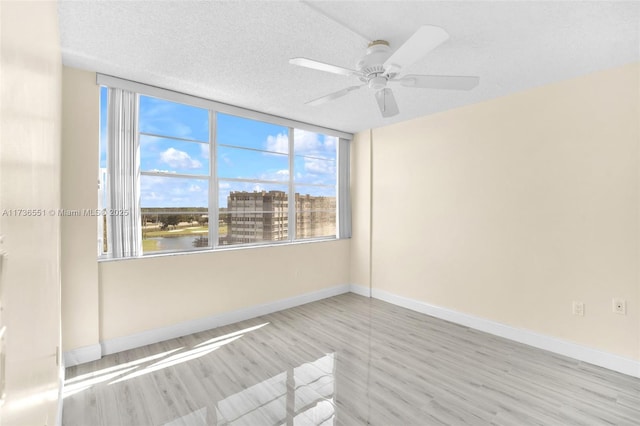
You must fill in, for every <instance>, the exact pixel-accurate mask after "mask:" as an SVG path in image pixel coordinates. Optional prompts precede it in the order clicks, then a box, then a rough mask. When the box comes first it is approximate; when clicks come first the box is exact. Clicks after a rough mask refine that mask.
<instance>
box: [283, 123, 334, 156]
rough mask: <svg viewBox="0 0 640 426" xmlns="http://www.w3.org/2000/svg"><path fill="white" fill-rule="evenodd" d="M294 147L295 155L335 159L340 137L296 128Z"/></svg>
mask: <svg viewBox="0 0 640 426" xmlns="http://www.w3.org/2000/svg"><path fill="white" fill-rule="evenodd" d="M293 149H294V151H295V152H294V154H295V155H304V156H309V157H316V158H326V159H329V160H335V159H336V156H337V152H338V151H337V149H338V138H337V137H335V136H327V135H323V134H321V133H314V132H308V131H306V130H300V129H295V130H294V131H293Z"/></svg>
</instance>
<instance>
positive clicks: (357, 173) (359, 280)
mask: <svg viewBox="0 0 640 426" xmlns="http://www.w3.org/2000/svg"><path fill="white" fill-rule="evenodd" d="M351 204H352V231H353V232H352V239H351V265H350V283H351V284H355V285H358V286H362V287H365V289H368V288H369V286H370V285H371V275H370V267H371V263H370V259H371V245H370V243H371V238H370V236H371V138H370V133H369V132H362V133H358V134H356V135H355V137H354V139H353V142H352V143H351Z"/></svg>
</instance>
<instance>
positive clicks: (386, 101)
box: [376, 88, 400, 117]
mask: <svg viewBox="0 0 640 426" xmlns="http://www.w3.org/2000/svg"><path fill="white" fill-rule="evenodd" d="M376 100H377V101H378V107H380V112H381V113H382V116H383V117H393V116H394V115H396V114H397V113H398V112H400V110H398V104H397V103H396V98H395V97H394V96H393V92H392V91H391V89H388V88H387V89H382V90H378V91H377V92H376Z"/></svg>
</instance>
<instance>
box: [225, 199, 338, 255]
mask: <svg viewBox="0 0 640 426" xmlns="http://www.w3.org/2000/svg"><path fill="white" fill-rule="evenodd" d="M295 197H296V200H295V202H296V205H295V207H296V238H312V237H324V236H333V235H335V234H336V199H335V197H316V196H311V195H300V194H295ZM288 213H289V200H288V197H287V193H286V192H284V191H268V192H267V191H259V192H244V191H233V192H231V193H230V194H229V196H228V197H227V209H226V212H225V214H224V216H225V217H224V222H225V223H226V225H227V235H226V236H224V237H221V239H220V243H221V244H248V243H256V242H260V241H281V240H286V239H288V238H289V237H288V235H289V214H288ZM221 219H222V217H221Z"/></svg>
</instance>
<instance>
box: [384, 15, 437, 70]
mask: <svg viewBox="0 0 640 426" xmlns="http://www.w3.org/2000/svg"><path fill="white" fill-rule="evenodd" d="M448 38H449V34H448V33H447V32H446V31H445V30H443V29H442V28H440V27H436V26H433V25H423V26H421V27H420V28H418V31H416V32H415V33H414V34H413V35H412V36H411V37H409V40H407V41H405V42H404V44H403V45H402V46H400V47H399V48H398V50H396V51H395V52H393V54H392V55H391V56H390V57H389V59H387V60H386V61H385V63H384V69H385V70H386V73H387V74H390V73H397V72H398V71H399V70H400V69H401V68H404V67H407V66H409V65H411V64H413V63H414V62H417V61H419V60H420V59H422V58H423V57H424V56H426V54H427V53H429V52H430V51H431V50H433V49H435V48H436V47H437V46H439V45H440V44H442V43H444V42H445V41H446V40H447V39H448Z"/></svg>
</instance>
